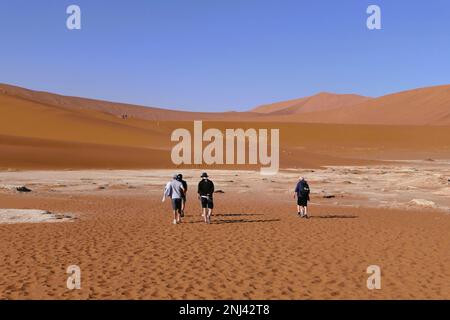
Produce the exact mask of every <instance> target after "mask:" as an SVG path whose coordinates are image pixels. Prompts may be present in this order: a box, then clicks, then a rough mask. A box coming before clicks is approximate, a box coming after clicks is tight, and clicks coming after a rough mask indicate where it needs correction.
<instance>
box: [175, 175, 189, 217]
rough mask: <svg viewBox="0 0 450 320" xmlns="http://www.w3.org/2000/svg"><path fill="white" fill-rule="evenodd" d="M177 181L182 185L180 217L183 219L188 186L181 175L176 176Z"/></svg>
mask: <svg viewBox="0 0 450 320" xmlns="http://www.w3.org/2000/svg"><path fill="white" fill-rule="evenodd" d="M177 180H178V181H180V182H181V184H182V185H183V189H184V192H183V195H182V196H181V217H182V218H184V210H185V209H186V197H187V191H188V185H187V182H186V181H184V180H183V175H182V174H181V173H179V174H178V176H177Z"/></svg>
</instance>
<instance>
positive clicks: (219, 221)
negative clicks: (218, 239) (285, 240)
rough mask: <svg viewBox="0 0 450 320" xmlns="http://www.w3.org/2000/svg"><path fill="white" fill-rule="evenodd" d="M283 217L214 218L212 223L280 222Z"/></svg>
mask: <svg viewBox="0 0 450 320" xmlns="http://www.w3.org/2000/svg"><path fill="white" fill-rule="evenodd" d="M278 221H281V219H267V220H263V219H258V220H247V219H239V220H213V221H212V224H225V223H263V222H278Z"/></svg>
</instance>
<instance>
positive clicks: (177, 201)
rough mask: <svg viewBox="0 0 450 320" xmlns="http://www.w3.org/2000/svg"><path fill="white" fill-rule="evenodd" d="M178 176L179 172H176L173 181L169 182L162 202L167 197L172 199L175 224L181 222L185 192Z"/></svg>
mask: <svg viewBox="0 0 450 320" xmlns="http://www.w3.org/2000/svg"><path fill="white" fill-rule="evenodd" d="M177 178H178V174H175V175H174V176H173V179H172V181H170V182H169V183H167V185H166V187H165V188H164V195H163V198H162V202H164V201H165V200H166V197H170V198H171V200H172V210H173V224H178V223H181V202H182V200H181V199H182V196H183V194H184V188H183V184H182V183H181V182H180V181H178V180H177Z"/></svg>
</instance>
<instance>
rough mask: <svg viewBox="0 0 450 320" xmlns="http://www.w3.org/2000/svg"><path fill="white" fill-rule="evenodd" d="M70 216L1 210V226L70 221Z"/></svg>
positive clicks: (36, 211) (31, 211)
mask: <svg viewBox="0 0 450 320" xmlns="http://www.w3.org/2000/svg"><path fill="white" fill-rule="evenodd" d="M68 220H70V217H69V216H63V215H58V214H54V213H51V212H48V211H45V210H33V209H0V224H13V223H39V222H56V221H68Z"/></svg>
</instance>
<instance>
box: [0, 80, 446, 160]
mask: <svg viewBox="0 0 450 320" xmlns="http://www.w3.org/2000/svg"><path fill="white" fill-rule="evenodd" d="M5 88H6V89H5ZM374 101H375V102H374ZM376 101H378V102H376ZM448 101H449V87H436V88H427V89H421V90H414V91H410V92H404V93H399V94H396V95H391V96H386V97H382V98H378V99H374V100H371V101H368V102H364V103H362V104H358V105H355V106H346V107H342V108H339V109H337V110H328V111H316V112H308V113H295V111H294V110H291V109H289V108H290V107H287V108H286V110H285V112H291V111H292V112H293V113H292V114H282V113H281V114H272V113H269V114H256V113H215V114H203V113H189V112H179V111H165V110H163V109H155V108H149V109H148V110H147V109H146V108H145V107H134V106H130V105H124V106H123V105H120V104H115V103H110V102H101V101H100V102H98V101H95V100H89V99H82V98H71V97H63V96H53V95H52V94H44V93H42V94H41V93H34V92H33V91H29V90H26V89H20V88H19V89H16V88H15V87H7V86H0V114H1V117H0V169H5V168H13V169H14V168H15V169H30V168H175V167H176V166H175V165H173V164H172V162H171V160H170V150H171V148H172V147H173V145H174V144H175V143H174V142H172V141H171V133H172V131H173V130H175V129H177V128H187V129H190V130H191V132H192V130H193V128H192V127H193V123H192V120H205V122H204V129H207V128H218V129H220V130H222V132H224V130H225V129H227V128H233V129H236V128H244V129H248V128H257V129H258V128H273V129H279V130H280V165H281V167H282V168H300V167H308V168H315V167H319V166H324V165H351V164H364V163H375V162H374V161H378V159H426V158H447V159H448V158H449V157H450V125H448V124H450V123H449V118H450V117H449V107H448ZM423 106H426V108H425V109H426V111H424V110H423V109H424V108H423ZM109 107H111V110H112V111H111V110H109ZM122 108H124V109H122ZM391 108H392V110H391ZM292 109H295V108H292ZM373 109H375V110H373ZM344 110H350V113H349V114H350V116H348V115H347V112H346V111H345V112H344ZM110 111H111V112H110ZM122 111H126V112H127V114H128V115H130V117H129V118H128V119H122V118H121V117H120V116H119V115H120V114H121V112H122ZM380 112H381V113H382V114H385V115H386V116H385V117H382V116H379V115H378V113H380ZM330 114H332V116H330ZM141 115H143V116H142V117H141ZM152 117H153V118H152ZM358 121H363V122H366V121H367V123H375V124H376V125H367V124H357V125H355V124H352V123H355V122H358ZM303 122H329V123H328V124H327V123H324V124H321V123H310V124H307V123H303ZM333 122H342V123H343V124H333ZM384 122H386V123H387V124H389V125H384V124H383V125H381V124H382V123H384ZM391 124H395V125H391ZM405 124H408V125H405ZM410 124H414V125H417V124H427V126H409V125H410ZM429 124H436V125H433V126H430V125H429ZM440 124H445V125H446V126H439V125H440ZM205 145H206V143H205V144H204V146H205ZM200 167H201V166H200ZM215 167H220V166H215ZM224 167H225V168H229V169H232V168H238V167H237V166H224ZM242 168H243V169H249V168H250V167H248V166H247V167H242ZM252 168H255V169H256V167H252Z"/></svg>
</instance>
